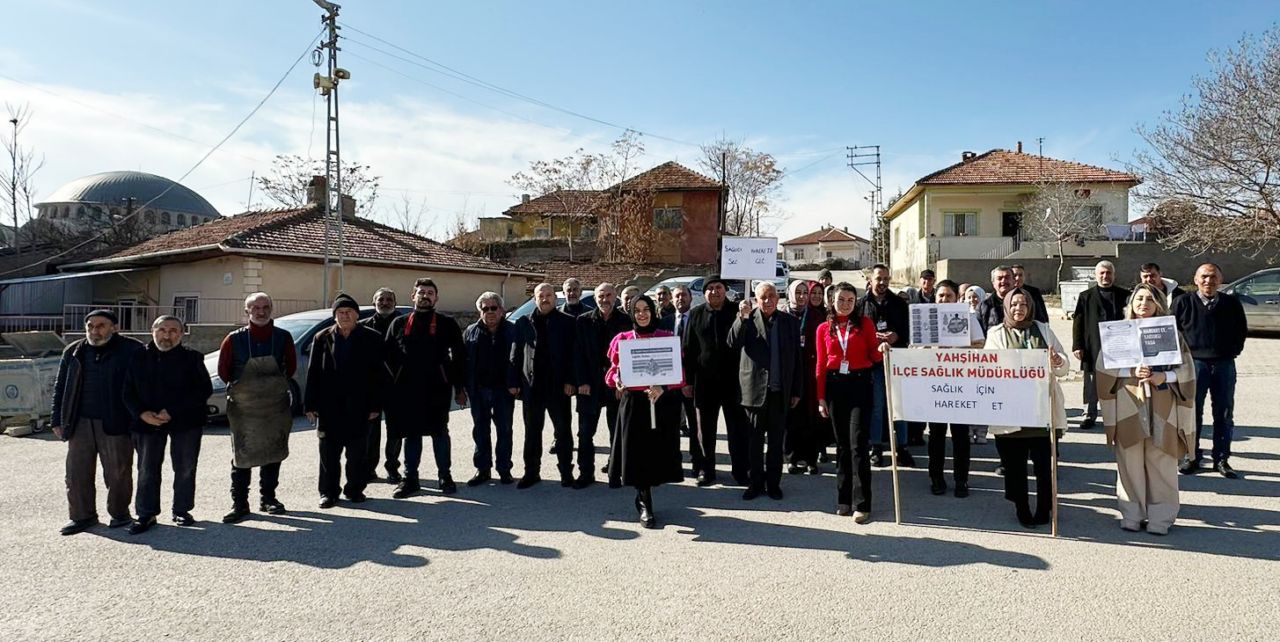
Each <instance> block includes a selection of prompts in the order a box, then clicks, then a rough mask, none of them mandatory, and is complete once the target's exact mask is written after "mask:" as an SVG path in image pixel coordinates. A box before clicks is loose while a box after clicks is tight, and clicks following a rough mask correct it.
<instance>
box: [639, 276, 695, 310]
mask: <svg viewBox="0 0 1280 642" xmlns="http://www.w3.org/2000/svg"><path fill="white" fill-rule="evenodd" d="M705 282H706V277H703V276H673V277H671V278H669V279H663V280H661V281H658V282H657V283H654V284H653V287H650V288H649V289H648V290H647V291H645V294H647V295H648V296H650V297H651V298H653V299H654V300H655V301H656V300H657V296H658V288H659V287H662V286H664V285H665V286H667V287H668V288H671V289H675V287H676V286H677V285H683V286H685V287H687V288H689V294H691V295H692V297H693V303H690V304H689V305H690V307H692V306H695V305H698V304H699V303H702V302H704V301H706V300H707V299H706V296H705V295H703V294H702V290H703V287H702V286H703V283H705Z"/></svg>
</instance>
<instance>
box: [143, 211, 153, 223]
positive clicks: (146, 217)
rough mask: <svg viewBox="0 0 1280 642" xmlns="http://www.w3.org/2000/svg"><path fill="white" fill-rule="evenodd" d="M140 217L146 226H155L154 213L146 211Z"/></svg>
mask: <svg viewBox="0 0 1280 642" xmlns="http://www.w3.org/2000/svg"><path fill="white" fill-rule="evenodd" d="M142 216H143V220H145V221H146V222H147V224H148V225H155V224H156V213H155V212H153V211H151V210H147V212H146V214H143V215H142Z"/></svg>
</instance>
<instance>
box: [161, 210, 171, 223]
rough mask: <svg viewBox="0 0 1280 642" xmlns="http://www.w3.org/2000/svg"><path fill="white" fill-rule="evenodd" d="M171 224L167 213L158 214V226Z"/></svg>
mask: <svg viewBox="0 0 1280 642" xmlns="http://www.w3.org/2000/svg"><path fill="white" fill-rule="evenodd" d="M170 222H171V220H170V218H169V213H168V212H160V224H161V225H168V224H169V223H170Z"/></svg>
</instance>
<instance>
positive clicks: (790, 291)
mask: <svg viewBox="0 0 1280 642" xmlns="http://www.w3.org/2000/svg"><path fill="white" fill-rule="evenodd" d="M802 285H803V286H805V291H806V292H809V296H812V295H813V293H812V292H810V290H811V289H812V288H810V287H809V282H808V281H805V280H804V279H796V280H794V281H792V282H791V285H788V286H787V308H788V309H789V310H790V311H791V312H793V313H795V314H801V313H803V312H804V310H801V309H800V308H799V307H798V306H797V305H796V288H799V287H800V286H802ZM806 301H807V299H806Z"/></svg>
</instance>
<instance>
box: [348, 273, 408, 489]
mask: <svg viewBox="0 0 1280 642" xmlns="http://www.w3.org/2000/svg"><path fill="white" fill-rule="evenodd" d="M373 312H374V313H373V315H372V316H370V317H368V318H367V319H361V320H360V321H359V323H360V325H362V326H365V327H367V328H371V329H373V331H374V332H377V333H378V336H379V337H382V339H383V340H384V341H385V340H386V338H387V329H388V328H390V327H391V322H392V321H394V320H395V318H396V317H398V316H400V312H399V311H398V310H396V293H395V290H392V289H391V288H378V291H377V292H374V293H373ZM403 443H404V440H403V439H392V438H391V436H390V435H387V448H386V450H385V452H384V451H383V450H382V414H381V413H379V414H378V416H377V417H374V418H373V419H370V420H369V452H368V454H367V455H366V456H365V463H366V464H368V465H369V481H370V482H375V481H379V478H378V461H379V459H380V458H381V457H380V456H379V453H380V452H381V453H383V455H382V456H385V457H386V463H385V464H384V469H385V470H386V471H387V481H388V482H389V483H392V484H399V483H400V481H401V479H402V478H401V477H400V447H401V445H402V444H403Z"/></svg>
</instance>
